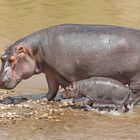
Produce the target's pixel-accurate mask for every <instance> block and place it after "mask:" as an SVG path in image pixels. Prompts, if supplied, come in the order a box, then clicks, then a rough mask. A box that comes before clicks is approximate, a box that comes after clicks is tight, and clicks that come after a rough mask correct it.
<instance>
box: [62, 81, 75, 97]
mask: <svg viewBox="0 0 140 140" xmlns="http://www.w3.org/2000/svg"><path fill="white" fill-rule="evenodd" d="M62 97H63V98H75V97H76V93H75V84H74V83H72V84H70V85H69V86H68V87H66V89H65V90H64V92H63V93H62Z"/></svg>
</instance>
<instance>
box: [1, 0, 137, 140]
mask: <svg viewBox="0 0 140 140" xmlns="http://www.w3.org/2000/svg"><path fill="white" fill-rule="evenodd" d="M60 23H94V24H112V25H121V26H129V27H134V28H137V29H140V1H139V0H133V1H132V0H131V1H128V0H117V1H114V0H94V1H93V0H41V1H34V0H19V1H17V0H0V53H2V52H3V51H4V50H5V48H6V47H7V46H8V45H9V44H10V43H12V42H14V41H15V40H17V39H19V38H21V37H23V36H26V35H27V34H30V33H32V32H34V31H37V30H40V29H42V28H45V27H48V26H52V25H56V24H60ZM46 91H47V84H46V81H45V78H44V77H43V75H38V76H34V77H32V78H31V79H29V80H26V81H23V82H22V83H21V84H19V85H18V86H17V88H15V89H13V90H12V94H11V92H6V91H3V90H2V91H1V92H2V93H3V94H4V93H5V94H6V96H10V95H14V94H16V95H17V94H18V95H29V94H37V93H38V94H40V95H41V93H44V92H46ZM4 96H5V95H4ZM5 107H7V106H5ZM26 107H27V105H26ZM12 108H16V107H15V106H11V108H10V109H12ZM60 108H61V107H60ZM0 110H3V108H1V109H0ZM8 110H9V108H8ZM24 111H25V112H26V111H27V110H24ZM26 113H28V111H27V112H26ZM66 114H67V113H66ZM0 122H1V119H0ZM139 129H140V108H139V107H135V110H134V112H132V113H129V114H126V115H120V116H113V115H106V114H99V113H96V112H85V111H82V110H73V111H72V113H70V114H69V113H68V115H64V117H62V118H60V119H59V120H55V119H54V120H50V119H47V120H46V119H35V118H34V117H33V118H32V117H27V118H26V117H25V118H23V119H22V120H18V119H17V120H14V122H13V121H12V123H11V124H7V122H6V121H5V125H3V124H2V125H1V126H0V140H46V139H52V140H53V139H58V140H61V139H64V140H65V139H68V140H70V139H80V140H84V139H88V140H90V139H91V140H92V139H93V140H94V139H95V140H96V139H99V140H100V139H101V140H103V139H108V140H116V139H119V140H121V139H127V140H131V139H139V137H140V133H139Z"/></svg>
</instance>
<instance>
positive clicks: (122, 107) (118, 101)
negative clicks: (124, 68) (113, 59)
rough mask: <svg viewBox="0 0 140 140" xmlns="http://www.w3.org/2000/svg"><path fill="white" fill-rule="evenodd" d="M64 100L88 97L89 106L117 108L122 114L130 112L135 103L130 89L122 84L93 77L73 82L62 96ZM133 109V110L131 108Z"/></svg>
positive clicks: (108, 79) (109, 79)
mask: <svg viewBox="0 0 140 140" xmlns="http://www.w3.org/2000/svg"><path fill="white" fill-rule="evenodd" d="M62 96H63V98H66V99H68V98H74V100H73V101H74V102H75V103H76V101H77V99H78V101H79V99H80V98H82V97H86V98H88V99H89V101H86V103H87V104H89V105H90V104H92V103H93V104H94V103H96V104H98V106H99V107H100V106H108V105H112V106H116V109H117V110H118V111H120V112H127V111H129V109H130V107H133V105H134V104H135V103H132V101H131V100H132V99H131V96H132V93H131V90H130V89H129V88H127V87H126V86H124V85H123V84H122V83H121V82H119V81H117V80H114V79H111V78H104V77H92V78H89V79H85V80H80V81H76V82H73V83H72V84H70V85H69V86H68V87H66V89H65V91H64V92H63V94H62ZM131 109H132V108H131Z"/></svg>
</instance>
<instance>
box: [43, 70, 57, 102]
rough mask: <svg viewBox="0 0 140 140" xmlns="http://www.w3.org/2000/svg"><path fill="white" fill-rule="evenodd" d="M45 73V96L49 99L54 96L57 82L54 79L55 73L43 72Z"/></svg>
mask: <svg viewBox="0 0 140 140" xmlns="http://www.w3.org/2000/svg"><path fill="white" fill-rule="evenodd" d="M45 75H46V79H47V82H48V89H49V91H48V93H47V94H46V98H47V99H48V100H49V101H50V100H52V99H54V98H55V96H56V94H57V92H58V88H59V84H58V82H57V80H56V77H55V75H54V74H53V73H51V72H50V71H47V72H45Z"/></svg>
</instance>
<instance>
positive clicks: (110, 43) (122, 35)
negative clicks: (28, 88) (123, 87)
mask: <svg viewBox="0 0 140 140" xmlns="http://www.w3.org/2000/svg"><path fill="white" fill-rule="evenodd" d="M11 57H14V59H11ZM15 58H16V59H15ZM2 61H3V63H2V69H1V79H0V83H1V88H5V89H12V88H14V87H15V86H16V85H17V84H18V83H19V82H20V81H21V80H22V79H27V78H29V77H31V76H32V75H33V74H39V73H41V72H43V73H44V74H45V76H46V79H47V82H48V86H49V91H48V93H47V96H46V97H47V98H48V100H52V99H53V98H54V97H55V96H56V93H57V91H58V87H59V85H61V86H62V87H64V88H65V87H67V86H68V85H69V84H70V83H72V82H74V81H78V80H83V79H87V78H90V77H95V76H96V77H109V78H113V79H116V80H118V81H120V82H122V83H123V84H128V85H129V87H130V89H131V90H132V93H133V95H132V96H133V100H139V97H140V31H138V30H135V29H131V28H124V27H117V26H105V25H102V26H101V25H74V24H72V25H70V24H67V25H57V26H53V27H49V28H46V29H43V30H41V31H38V32H35V33H33V34H31V35H29V36H27V37H25V38H22V39H20V40H18V41H16V42H15V43H14V44H12V45H11V46H10V47H9V48H8V49H7V50H6V52H5V54H4V55H3V57H2Z"/></svg>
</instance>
